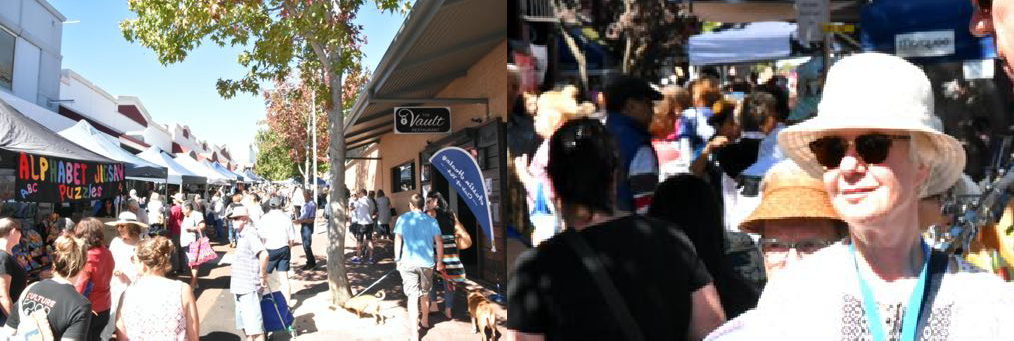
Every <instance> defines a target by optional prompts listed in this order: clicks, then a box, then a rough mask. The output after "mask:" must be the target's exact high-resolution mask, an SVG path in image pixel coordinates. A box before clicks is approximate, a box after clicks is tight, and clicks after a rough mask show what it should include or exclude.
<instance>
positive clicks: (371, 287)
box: [352, 268, 398, 298]
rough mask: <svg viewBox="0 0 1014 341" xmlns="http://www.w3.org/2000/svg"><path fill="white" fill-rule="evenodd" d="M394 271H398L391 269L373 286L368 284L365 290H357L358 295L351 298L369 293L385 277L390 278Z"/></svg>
mask: <svg viewBox="0 0 1014 341" xmlns="http://www.w3.org/2000/svg"><path fill="white" fill-rule="evenodd" d="M396 270H398V269H397V268H394V269H391V271H388V272H387V273H386V274H384V275H383V276H381V277H380V279H378V280H377V281H376V282H373V284H370V286H368V287H366V289H363V290H359V293H357V294H355V295H353V296H352V298H356V297H359V295H362V294H364V293H366V292H367V291H370V289H373V287H375V286H377V284H380V281H383V280H384V279H385V278H387V276H390V275H391V274H392V273H394V271H396Z"/></svg>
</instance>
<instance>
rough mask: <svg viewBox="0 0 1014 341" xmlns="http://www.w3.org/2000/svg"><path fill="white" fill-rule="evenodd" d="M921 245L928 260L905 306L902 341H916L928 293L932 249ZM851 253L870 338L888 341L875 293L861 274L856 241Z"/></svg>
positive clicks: (924, 261) (850, 244)
mask: <svg viewBox="0 0 1014 341" xmlns="http://www.w3.org/2000/svg"><path fill="white" fill-rule="evenodd" d="M919 245H920V246H922V250H923V252H924V253H926V259H924V260H923V263H922V270H921V271H919V281H918V282H916V284H915V288H914V289H913V290H912V295H911V296H909V298H908V305H906V306H905V317H904V319H903V320H902V323H901V341H913V340H916V336H915V335H916V331H917V330H918V329H919V313H920V312H921V311H922V304H923V297H924V293H925V291H926V277H928V275H927V272H928V271H927V268H928V267H929V260H930V249H929V247H927V246H926V242H925V241H920V243H919ZM849 253H851V254H852V261H853V264H854V265H855V267H856V277H858V278H859V287H860V289H861V290H862V292H863V310H865V311H866V324H867V325H868V326H869V328H870V336H872V337H873V341H881V340H884V341H886V340H887V335H886V334H885V333H884V323H883V320H881V319H880V310H878V309H877V302H876V300H874V299H873V292H872V291H871V290H870V286H869V284H867V283H866V280H864V279H863V275H862V273H860V272H859V262H858V260H856V247H855V242H854V241H853V242H851V243H849Z"/></svg>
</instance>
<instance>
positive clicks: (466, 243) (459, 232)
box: [454, 216, 472, 250]
mask: <svg viewBox="0 0 1014 341" xmlns="http://www.w3.org/2000/svg"><path fill="white" fill-rule="evenodd" d="M454 244H455V245H456V246H457V247H458V250H464V249H467V248H470V247H472V236H470V235H469V234H468V231H465V226H464V225H461V222H460V221H458V217H457V216H455V217H454Z"/></svg>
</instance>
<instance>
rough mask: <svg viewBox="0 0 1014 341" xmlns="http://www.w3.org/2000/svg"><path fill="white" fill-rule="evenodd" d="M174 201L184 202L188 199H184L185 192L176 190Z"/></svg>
mask: <svg viewBox="0 0 1014 341" xmlns="http://www.w3.org/2000/svg"><path fill="white" fill-rule="evenodd" d="M173 201H175V202H179V203H182V202H184V201H186V199H183V193H180V192H176V194H173Z"/></svg>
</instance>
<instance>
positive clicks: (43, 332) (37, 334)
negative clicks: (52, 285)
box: [10, 282, 55, 341]
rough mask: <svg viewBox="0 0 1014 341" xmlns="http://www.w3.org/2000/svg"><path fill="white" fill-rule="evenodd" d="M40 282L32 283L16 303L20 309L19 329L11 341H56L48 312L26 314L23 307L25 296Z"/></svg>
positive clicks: (39, 311)
mask: <svg viewBox="0 0 1014 341" xmlns="http://www.w3.org/2000/svg"><path fill="white" fill-rule="evenodd" d="M38 283H39V282H35V283H32V284H31V285H29V286H28V287H26V288H25V290H24V291H22V292H21V297H19V298H18V301H17V303H16V305H17V307H16V308H17V309H18V316H19V317H20V321H18V328H17V330H16V332H15V334H14V336H12V337H11V338H10V340H26V341H27V340H32V341H51V340H55V338H54V337H53V327H52V326H50V325H49V316H48V315H47V313H46V310H44V309H39V310H36V311H35V312H32V313H31V314H25V309H24V307H23V306H22V302H24V300H25V294H27V293H28V291H29V290H31V289H32V287H34V286H35V285H36V284H38Z"/></svg>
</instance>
